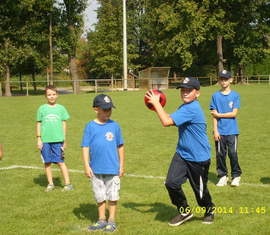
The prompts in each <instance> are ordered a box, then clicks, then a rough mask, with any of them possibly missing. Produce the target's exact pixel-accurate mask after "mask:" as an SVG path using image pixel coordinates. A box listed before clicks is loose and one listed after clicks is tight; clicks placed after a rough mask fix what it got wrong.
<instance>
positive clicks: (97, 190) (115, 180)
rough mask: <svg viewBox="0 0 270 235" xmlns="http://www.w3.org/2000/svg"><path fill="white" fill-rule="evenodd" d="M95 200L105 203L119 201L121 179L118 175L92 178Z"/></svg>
mask: <svg viewBox="0 0 270 235" xmlns="http://www.w3.org/2000/svg"><path fill="white" fill-rule="evenodd" d="M91 181H92V187H93V192H94V196H95V199H96V201H97V202H98V203H100V202H103V201H107V200H109V201H118V200H119V198H120V197H119V191H120V177H119V176H118V175H99V174H98V175H95V174H94V176H93V177H92V178H91Z"/></svg>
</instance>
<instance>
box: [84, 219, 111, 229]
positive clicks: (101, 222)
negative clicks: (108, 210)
mask: <svg viewBox="0 0 270 235" xmlns="http://www.w3.org/2000/svg"><path fill="white" fill-rule="evenodd" d="M106 225H107V222H106V221H104V220H99V221H97V222H96V223H95V224H93V225H90V226H89V227H88V230H89V231H96V230H101V229H104V228H105V227H106Z"/></svg>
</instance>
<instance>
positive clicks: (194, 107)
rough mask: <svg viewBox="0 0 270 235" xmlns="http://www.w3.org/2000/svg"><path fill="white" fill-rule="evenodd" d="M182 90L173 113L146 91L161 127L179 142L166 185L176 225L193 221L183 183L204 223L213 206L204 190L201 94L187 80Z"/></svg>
mask: <svg viewBox="0 0 270 235" xmlns="http://www.w3.org/2000/svg"><path fill="white" fill-rule="evenodd" d="M177 88H181V90H180V97H181V99H182V101H183V104H182V105H180V106H179V108H178V109H177V110H176V111H175V112H174V113H172V114H170V115H169V114H168V113H166V112H165V111H164V109H163V108H162V106H161V105H160V103H159V95H156V94H154V93H152V92H151V91H149V92H148V93H147V98H148V99H149V102H150V103H151V104H153V106H154V107H155V110H156V113H157V115H158V117H159V119H160V121H161V123H162V125H163V126H165V127H167V126H176V127H177V128H178V143H177V146H176V152H175V154H174V156H173V158H172V161H171V165H170V167H169V170H168V174H167V178H166V181H165V186H166V188H167V190H168V193H169V196H170V199H171V202H172V204H174V205H175V206H176V207H177V210H178V213H177V215H176V216H175V217H174V218H173V219H172V220H171V221H170V222H169V225H170V226H178V225H180V224H182V223H184V222H185V221H187V220H189V219H191V218H192V216H193V214H192V210H191V208H190V206H189V204H188V202H187V198H186V196H185V194H184V192H183V190H182V184H184V183H185V182H186V180H187V179H188V180H189V182H190V184H191V186H192V189H193V191H194V194H195V196H196V199H197V202H198V204H199V206H201V207H203V208H204V209H205V214H204V218H203V223H205V224H211V223H213V220H214V204H213V202H212V199H211V196H210V193H209V191H208V188H207V181H208V170H209V166H210V145H209V142H208V137H207V134H206V121H205V118H204V113H203V111H202V109H201V107H200V104H199V102H198V100H197V98H198V97H199V95H200V91H199V90H200V83H199V81H198V80H197V79H195V78H192V77H188V78H185V79H184V81H183V82H182V83H181V84H180V85H179V86H178V87H177Z"/></svg>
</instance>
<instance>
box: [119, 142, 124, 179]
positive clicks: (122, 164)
mask: <svg viewBox="0 0 270 235" xmlns="http://www.w3.org/2000/svg"><path fill="white" fill-rule="evenodd" d="M118 156H119V162H120V169H119V176H123V175H124V169H125V168H124V167H125V151H124V145H121V146H120V147H118Z"/></svg>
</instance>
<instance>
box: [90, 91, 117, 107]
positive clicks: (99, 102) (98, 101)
mask: <svg viewBox="0 0 270 235" xmlns="http://www.w3.org/2000/svg"><path fill="white" fill-rule="evenodd" d="M93 107H100V108H102V109H111V108H115V107H114V105H113V103H112V99H111V97H110V96H108V95H104V94H100V95H97V96H96V97H95V98H94V101H93Z"/></svg>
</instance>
